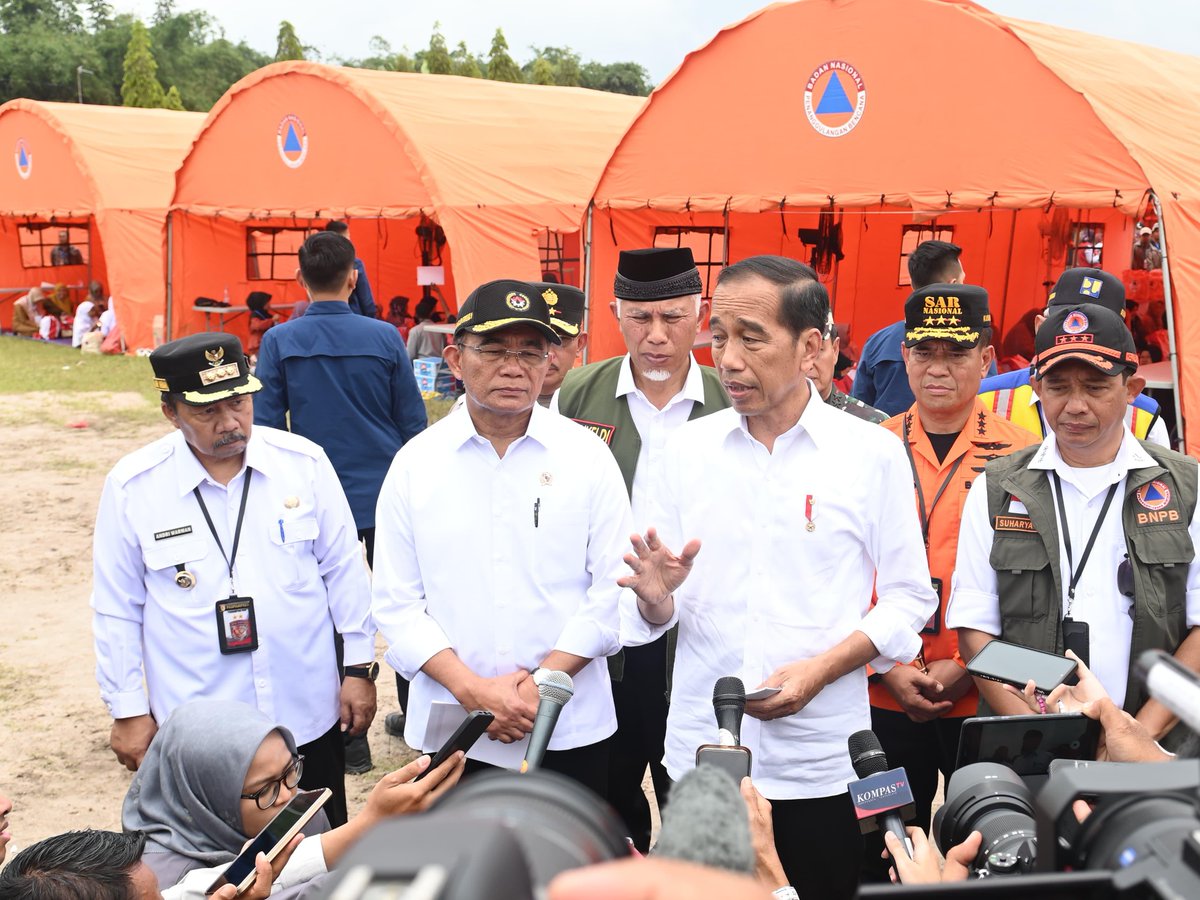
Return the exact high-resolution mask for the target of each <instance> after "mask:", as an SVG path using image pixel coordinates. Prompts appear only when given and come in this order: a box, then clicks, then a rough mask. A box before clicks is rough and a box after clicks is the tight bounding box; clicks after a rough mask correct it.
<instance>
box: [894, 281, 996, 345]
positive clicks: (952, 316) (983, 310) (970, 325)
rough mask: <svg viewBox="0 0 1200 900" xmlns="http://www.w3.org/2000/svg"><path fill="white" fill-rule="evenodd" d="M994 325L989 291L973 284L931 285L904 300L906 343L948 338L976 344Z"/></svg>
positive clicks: (954, 342) (913, 343) (962, 342)
mask: <svg viewBox="0 0 1200 900" xmlns="http://www.w3.org/2000/svg"><path fill="white" fill-rule="evenodd" d="M991 325H992V314H991V313H990V312H989V311H988V292H987V291H986V290H984V289H983V288H981V287H978V286H976V285H973V284H931V285H929V286H928V287H923V288H921V289H920V290H919V291H913V292H912V293H911V294H909V295H908V299H907V300H905V301H904V346H905V347H915V346H916V345H917V344H919V343H921V342H922V341H949V342H950V343H952V344H957V345H958V346H960V347H977V346H979V341H980V338H981V337H982V335H983V329H984V328H990V327H991Z"/></svg>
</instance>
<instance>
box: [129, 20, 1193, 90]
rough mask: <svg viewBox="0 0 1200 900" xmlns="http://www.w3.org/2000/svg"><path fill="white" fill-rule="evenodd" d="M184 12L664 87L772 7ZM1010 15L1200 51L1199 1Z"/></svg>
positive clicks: (350, 48)
mask: <svg viewBox="0 0 1200 900" xmlns="http://www.w3.org/2000/svg"><path fill="white" fill-rule="evenodd" d="M175 5H176V9H179V10H187V9H195V8H203V9H205V10H207V11H208V12H209V13H211V14H212V15H213V16H214V17H215V18H216V19H217V21H218V22H219V23H220V24H221V26H223V27H224V29H225V36H226V37H228V38H229V39H230V40H233V41H235V42H237V41H242V40H244V41H245V42H246V43H247V44H249V45H250V46H251V47H254V48H255V49H257V50H259V51H261V52H264V53H269V54H273V53H274V52H275V39H276V33H277V32H278V29H279V22H280V20H281V19H287V20H288V21H290V22H291V23H292V24H293V25H295V26H296V33H297V34H298V35H299V37H300V40H301V42H303V43H304V44H305V45H307V46H311V47H313V48H315V49H316V50H317V51H318V52H319V53H320V54H321V57H322V58H323V59H325V60H327V61H332V58H333V57H340V58H355V57H358V58H361V57H365V56H370V55H372V54H371V51H370V47H369V43H370V40H371V38H372V37H373V36H376V35H378V36H380V37H383V38H384V39H385V40H386V41H388V43H390V44H391V46H392V48H393V49H394V50H400V49H402V48H403V47H405V46H407V47H408V49H409V50H410V51H415V50H418V49H421V48H422V47H425V46H427V45H428V43H429V35H430V34H431V33H432V31H433V24H434V22H435V21H439V22H440V23H441V29H442V34H443V35H445V37H446V41H447V43H448V44H449V45H450V47H451V48H453V47H454V46H455V45H456V44H457V43H458V42H459V41H466V44H467V47H468V48H469V49H470V50H471V51H472V52H474V53H476V54H478V55H486V54H487V51H488V48H489V47H490V46H491V40H492V34H493V32H494V31H495V30H496V28H498V27H499V28H503V29H504V35H505V37H506V38H507V39H508V44H509V48H510V52H511V53H512V55H513V57H514V58H515V59H516V60H517V61H518V62H519V63H524V62H526V61H527V60H529V59H530V58H532V56H533V53H532V52H530V50H529V48H530V47H531V46H539V47H541V46H555V47H563V46H566V47H570V48H572V49H573V50H575V51H576V52H577V53H579V55H580V56H581V57H582V58H583V59H584V61H588V60H596V61H598V62H604V63H609V62H623V61H627V60H632V61H633V62H638V63H641V64H642V65H643V66H645V67H646V69H647V70H648V71H649V72H650V78H651V80H652V81H653V82H654V83H655V84H658V83H661V82H662V81H663V79H665V78H666V77H667V76H668V75H670V74H671V72H672V71H673V70H674V69H675V67H676V66H678V65H679V63H680V62H682V61H683V57H684V56H685V55H686V54H687V53H689V52H690V51H692V50H695V49H697V48H699V47H701V46H703V45H704V44H705V43H707V42H708V41H709V40H710V39H711V38H712V36H713V35H715V34H716V33H717V32H718V31H720V30H721V29H722V28H723V27H725V26H726V25H730V24H733V23H734V22H737V21H739V20H741V19H742V18H744V17H745V16H747V15H749V14H750V13H752V12H754V11H755V10H758V9H760V8H762V7H763V6H764V5H765V3H764V0H429V2H426V3H420V4H418V3H413V2H411V0H391V2H386V0H338V2H336V3H330V2H328V0H288V2H281V0H253V2H247V0H204V2H203V3H197V2H194V0H175ZM982 5H983V6H986V7H987V8H989V9H991V10H993V11H995V12H998V13H1000V14H1001V15H1005V16H1014V17H1016V18H1022V19H1032V20H1034V21H1039V22H1048V23H1050V24H1053V25H1061V26H1064V27H1067V28H1075V29H1078V30H1080V31H1090V32H1094V33H1096V34H1102V35H1106V36H1109V37H1116V38H1122V39H1125V40H1130V41H1135V42H1137V43H1141V44H1150V45H1153V46H1158V47H1163V48H1166V49H1168V50H1176V51H1179V52H1183V53H1200V3H1198V2H1196V0H1053V2H1051V0H983V2H982ZM154 6H155V3H154V0H114V2H113V7H114V8H115V9H116V10H117V11H118V12H131V13H134V14H135V15H138V16H141V17H142V18H144V19H146V20H149V19H150V17H151V16H152V15H153V13H154Z"/></svg>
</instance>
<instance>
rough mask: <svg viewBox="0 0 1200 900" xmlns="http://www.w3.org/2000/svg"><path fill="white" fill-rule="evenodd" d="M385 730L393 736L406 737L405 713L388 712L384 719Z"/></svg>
mask: <svg viewBox="0 0 1200 900" xmlns="http://www.w3.org/2000/svg"><path fill="white" fill-rule="evenodd" d="M383 730H384V731H386V732H387V733H388V734H390V735H391V736H392V737H398V738H403V737H404V713H402V712H394V713H388V714H387V716H385V717H384V720H383Z"/></svg>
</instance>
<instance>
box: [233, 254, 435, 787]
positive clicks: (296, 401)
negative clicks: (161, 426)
mask: <svg viewBox="0 0 1200 900" xmlns="http://www.w3.org/2000/svg"><path fill="white" fill-rule="evenodd" d="M299 258H300V271H299V272H298V273H297V276H296V277H297V280H298V281H299V282H300V285H301V286H302V287H303V288H304V290H305V293H306V294H307V295H308V297H309V299H310V300H311V301H312V303H311V305H310V306H309V307H308V311H307V312H306V313H305V314H304V316H303V317H301V318H299V319H294V320H291V321H288V322H285V323H283V324H282V325H277V326H276V327H274V328H272V329H270V330H269V331H267V332H265V333H264V334H263V341H262V347H261V348H260V349H259V353H258V366H257V368H256V370H255V374H256V375H257V376H258V379H259V381H261V382H262V390H261V391H259V393H258V395H257V397H255V402H254V422H255V424H257V425H268V426H271V427H272V428H281V429H289V430H291V431H292V432H294V433H295V434H299V435H303V436H304V437H306V438H308V439H309V440H311V441H315V442H316V443H317V444H320V445H321V447H322V449H324V451H325V453H326V455H327V456H328V457H329V460H330V462H332V463H333V468H334V470H335V471H336V472H337V474H338V478H339V479H340V480H341V482H342V488H343V490H345V492H346V499H347V500H349V501H350V510H351V511H352V512H353V513H354V522H355V525H356V526H357V528H358V534H359V537H360V538H362V539H363V541H365V543H366V548H367V562H368V564H371V563H373V562H374V556H375V502H376V501H377V500H378V499H379V489H380V487H381V486H382V485H383V479H384V476H386V475H387V472H388V468H389V467H390V466H391V464H392V458H393V457H394V456H395V455H396V452H397V451H398V450H399V449H400V448H401V447H402V446H404V444H405V443H407V442H408V441H409V440H410V439H411V438H412V437H414V436H415V435H417V434H419V433H420V432H421V431H423V430H424V428H425V426H426V424H427V418H426V414H425V401H424V400H423V399H422V398H421V392H420V391H419V390H418V389H417V381H416V378H415V377H414V375H413V368H412V363H411V362H410V361H409V358H408V352H407V351H406V350H405V349H404V342H403V341H401V340H400V333H399V332H398V331H397V330H396V328H395V326H393V325H389V324H388V323H387V322H380V321H378V320H375V319H368V318H365V317H363V316H356V315H354V313H353V312H352V311H351V309H350V305H349V303H348V302H347V299H348V298H349V296H350V294H351V292H352V291H353V290H354V286H355V283H356V281H357V280H358V269H357V268H356V267H355V265H354V262H355V260H354V245H353V244H351V243H350V241H348V240H347V239H346V238H344V237H342V236H341V235H340V234H337V233H335V232H332V231H321V232H318V233H316V234H314V235H311V236H310V237H309V238H308V240H306V241H305V242H304V245H303V246H302V247H301V248H300V252H299ZM405 687H407V685H405ZM400 693H401V702H402V703H403V702H404V699H403V697H404V693H405V692H404V691H403V690H401V692H400ZM357 740H360V741H362V744H361V745H348V746H347V763H346V764H347V770H348V771H355V772H357V771H366V770H367V769H369V768H370V767H371V762H370V748H369V747H368V746H367V745H366V739H365V736H364V737H363V738H360V739H357ZM364 766H365V768H364Z"/></svg>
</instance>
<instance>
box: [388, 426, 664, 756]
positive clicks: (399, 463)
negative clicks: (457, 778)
mask: <svg viewBox="0 0 1200 900" xmlns="http://www.w3.org/2000/svg"><path fill="white" fill-rule="evenodd" d="M438 472H441V473H445V474H444V476H443V477H438V476H435V474H434V473H438ZM632 528H633V526H632V522H631V520H630V517H629V501H628V499H627V498H626V494H625V482H624V480H623V479H622V478H621V473H620V470H619V469H618V468H617V464H616V461H615V460H614V459H613V456H612V453H610V452H609V449H608V447H607V446H605V444H604V442H603V441H601V440H600V439H599V438H597V437H596V436H595V435H594V434H592V433H591V432H590V431H588V430H587V429H586V428H580V427H579V426H578V425H576V424H575V423H574V422H572V421H570V420H569V419H566V418H563V417H562V416H559V415H557V414H555V413H552V412H550V411H549V410H546V409H543V408H542V407H540V406H537V405H535V406H534V407H533V412H532V415H531V417H530V420H529V427H528V430H527V432H526V434H525V435H524V436H522V437H520V438H518V439H517V440H516V441H514V442H513V443H512V444H510V445H509V447H508V449H507V450H506V451H505V453H504V456H503V457H499V456H497V455H496V451H495V449H494V448H493V447H492V445H491V443H490V442H489V441H488V440H487V439H486V438H484V437H481V436H480V435H479V433H478V432H477V431H476V430H475V423H474V421H473V420H472V418H471V416H470V414H469V412H467V411H460V412H458V413H455V414H454V415H449V416H446V417H445V418H443V419H442V420H441V421H439V422H437V423H435V424H434V425H432V426H431V427H430V428H428V429H427V430H426V431H424V432H422V433H421V434H419V435H417V437H415V438H413V439H412V440H411V441H409V442H408V443H407V444H405V445H404V447H402V448H401V449H400V452H399V453H397V454H396V458H395V460H394V461H393V462H392V467H391V470H390V471H389V472H388V475H387V478H386V479H385V480H384V483H383V488H382V490H381V491H380V494H379V505H378V507H377V509H376V519H375V569H374V585H373V603H372V609H373V613H374V616H375V621H376V623H377V624H378V626H379V629H380V631H382V632H383V635H384V637H385V638H387V641H388V652H387V661H388V663H389V664H390V665H391V666H392V667H393V668H394V669H395V670H396V671H397V672H399V673H400V674H401V675H402V676H403V677H405V678H408V679H411V680H412V687H411V691H410V695H409V707H408V710H407V713H408V717H407V725H406V726H405V732H404V738H405V740H406V741H407V742H408V744H409V745H410V746H412V747H417V748H421V749H424V750H436V749H437V747H436V746H433V745H431V741H432V740H433V739H432V738H429V737H427V735H426V732H427V728H428V727H429V724H430V711H431V708H432V705H433V704H434V703H449V704H456V703H457V701H455V699H454V697H453V695H452V694H451V693H450V692H449V691H448V690H447V689H446V688H445V687H443V686H442V685H441V684H440V683H438V682H437V681H435V680H434V679H433V678H431V677H430V676H428V675H426V674H425V673H424V672H422V671H421V667H422V666H424V665H425V663H426V662H428V661H429V660H430V659H431V658H432V657H433V656H434V655H436V654H437V653H439V652H441V651H442V650H445V649H453V650H454V652H455V653H456V654H457V655H458V657H459V658H460V659H461V660H462V662H463V663H464V664H465V665H466V666H467V667H468V668H469V669H471V671H473V672H474V673H475V674H476V675H479V676H481V677H484V678H492V677H496V676H499V675H507V674H509V673H511V672H515V671H517V670H518V669H526V670H532V669H533V668H535V667H536V666H538V665H539V664H540V663H541V662H542V660H543V659H545V657H546V656H547V654H549V652H550V651H551V650H561V651H564V652H566V653H572V654H575V655H577V656H582V657H586V658H588V659H591V660H593V661H592V662H590V663H588V664H587V665H586V666H584V668H583V669H582V670H581V671H580V672H579V673H578V674H576V675H575V676H574V682H575V695H574V697H573V698H572V699H571V702H570V703H568V704H567V705H566V706H565V707H564V708H563V712H562V716H561V718H560V719H559V720H558V725H557V727H556V728H555V731H554V737H553V739H552V740H551V742H550V748H549V749H551V750H567V749H572V748H576V747H583V746H586V745H588V744H593V743H595V742H597V741H600V740H603V739H604V738H606V737H608V736H609V735H611V734H612V733H613V731H615V730H616V724H617V723H616V716H615V714H614V711H613V701H612V691H611V688H610V686H609V682H608V666H607V663H606V662H605V659H604V657H606V656H609V655H611V654H613V653H615V652H616V651H617V649H618V648H619V647H620V633H621V624H622V621H623V620H625V621H627V622H629V623H633V622H634V620H635V618H636V619H640V616H638V615H637V612H636V607H635V605H634V599H633V596H632V594H630V593H629V592H627V591H622V590H621V589H620V588H619V587H617V584H616V580H617V579H618V578H620V577H621V576H622V575H624V574H626V573H627V572H628V569H627V567H626V566H625V564H624V562H623V556H624V554H625V552H626V547H627V546H628V542H629V535H630V533H631V532H632ZM621 606H623V607H624V609H623V610H622V609H620V607H621ZM651 636H652V635H650V634H648V633H647V634H646V637H647V638H649V637H651ZM526 743H527V742H525V741H522V742H520V743H515V744H501V743H499V742H494V741H490V740H486V739H485V740H481V741H479V742H478V743H476V744H475V746H474V747H473V748H472V750H471V751H470V753H469V754H468V756H470V757H471V758H472V759H479V760H482V761H484V762H488V763H491V764H493V765H498V766H505V767H515V766H517V765H519V764H520V762H521V760H522V758H523V757H524V754H525V746H526Z"/></svg>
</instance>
